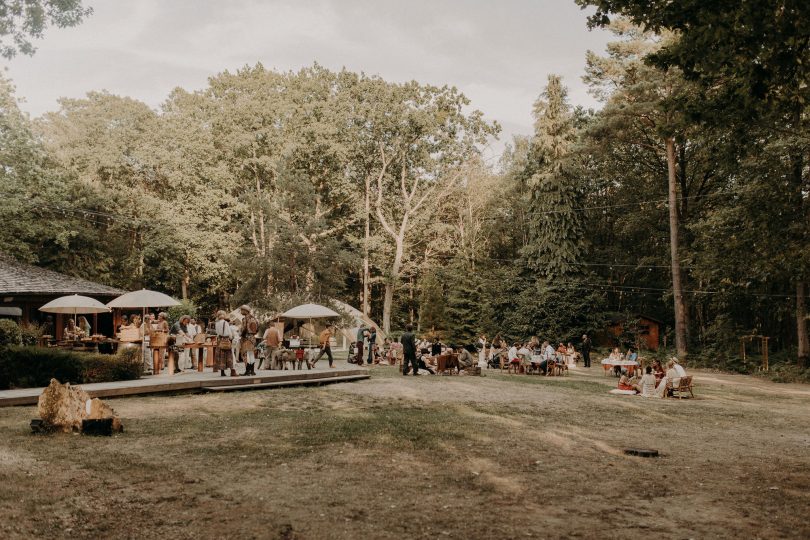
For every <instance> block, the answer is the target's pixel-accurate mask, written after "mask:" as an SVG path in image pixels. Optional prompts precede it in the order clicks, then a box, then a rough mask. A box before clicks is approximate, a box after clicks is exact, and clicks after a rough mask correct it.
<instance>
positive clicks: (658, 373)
mask: <svg viewBox="0 0 810 540" xmlns="http://www.w3.org/2000/svg"><path fill="white" fill-rule="evenodd" d="M652 371H653V375H655V378H656V379H659V380H660V379H662V378H663V377H664V375H665V373H664V366H662V365H661V361H660V360H653V363H652Z"/></svg>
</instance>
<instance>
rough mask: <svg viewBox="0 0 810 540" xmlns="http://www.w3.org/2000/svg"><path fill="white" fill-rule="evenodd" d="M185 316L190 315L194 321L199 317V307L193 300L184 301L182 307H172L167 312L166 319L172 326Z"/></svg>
mask: <svg viewBox="0 0 810 540" xmlns="http://www.w3.org/2000/svg"><path fill="white" fill-rule="evenodd" d="M183 315H188V316H189V317H191V318H192V319H194V318H196V317H197V306H196V305H195V304H194V302H192V301H191V300H183V301H182V302H181V303H180V305H178V306H172V307H170V308H169V309H167V310H166V318H167V319H168V320H169V324H170V325H172V324H174V323H176V322H177V321H179V320H180V317H182V316H183Z"/></svg>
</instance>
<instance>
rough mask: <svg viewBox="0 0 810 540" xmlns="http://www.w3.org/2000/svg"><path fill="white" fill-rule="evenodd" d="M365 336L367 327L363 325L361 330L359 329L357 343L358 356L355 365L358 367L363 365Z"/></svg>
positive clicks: (355, 358)
mask: <svg viewBox="0 0 810 540" xmlns="http://www.w3.org/2000/svg"><path fill="white" fill-rule="evenodd" d="M365 335H366V327H365V326H363V325H362V324H361V325H360V328H358V329H357V341H356V342H355V346H356V347H357V354H356V355H355V357H354V363H355V364H357V365H358V366H362V365H363V340H364V339H365Z"/></svg>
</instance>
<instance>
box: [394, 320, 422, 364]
mask: <svg viewBox="0 0 810 540" xmlns="http://www.w3.org/2000/svg"><path fill="white" fill-rule="evenodd" d="M399 342H400V343H402V355H403V357H404V360H403V362H402V374H403V375H407V374H408V371H410V369H409V368H408V363H409V362H410V365H412V366H413V374H414V375H419V366H418V365H417V363H416V336H415V335H414V334H413V325H411V324H409V325H408V326H406V327H405V333H404V334H402V337H401V338H400V339H399Z"/></svg>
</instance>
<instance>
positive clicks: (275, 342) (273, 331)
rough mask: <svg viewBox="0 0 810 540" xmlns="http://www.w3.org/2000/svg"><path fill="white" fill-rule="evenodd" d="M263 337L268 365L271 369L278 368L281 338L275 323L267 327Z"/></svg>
mask: <svg viewBox="0 0 810 540" xmlns="http://www.w3.org/2000/svg"><path fill="white" fill-rule="evenodd" d="M262 339H263V340H264V357H265V360H266V361H267V366H268V367H269V368H270V369H276V362H277V359H276V357H277V356H278V347H279V345H281V338H280V337H279V335H278V328H276V326H275V325H274V324H270V326H268V327H267V330H265V331H264V335H263V336H262ZM279 369H280V368H279Z"/></svg>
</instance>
